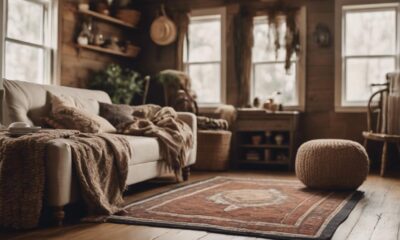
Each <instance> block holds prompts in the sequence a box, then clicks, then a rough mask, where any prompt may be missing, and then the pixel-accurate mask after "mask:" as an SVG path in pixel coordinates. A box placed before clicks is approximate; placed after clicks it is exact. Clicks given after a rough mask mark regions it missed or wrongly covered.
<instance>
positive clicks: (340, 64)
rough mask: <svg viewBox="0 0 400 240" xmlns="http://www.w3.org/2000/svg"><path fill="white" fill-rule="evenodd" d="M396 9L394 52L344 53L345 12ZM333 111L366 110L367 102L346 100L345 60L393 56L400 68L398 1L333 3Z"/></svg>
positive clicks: (399, 5)
mask: <svg viewBox="0 0 400 240" xmlns="http://www.w3.org/2000/svg"><path fill="white" fill-rule="evenodd" d="M389 9H396V31H397V34H396V40H397V43H396V52H395V53H394V54H387V55H386V54H375V55H362V54H352V55H346V52H345V51H346V49H345V40H346V36H345V30H346V29H345V24H346V21H345V19H346V18H345V14H346V13H348V12H352V11H353V12H368V11H371V10H389ZM335 32H336V34H335V35H336V37H335V49H336V52H335V111H336V112H366V111H367V102H364V101H353V102H346V101H345V100H346V99H345V97H346V76H345V75H346V61H347V60H348V59H357V58H368V59H374V58H394V59H395V67H396V69H399V68H400V3H398V2H393V1H387V0H367V1H366V0H340V1H337V2H336V5H335Z"/></svg>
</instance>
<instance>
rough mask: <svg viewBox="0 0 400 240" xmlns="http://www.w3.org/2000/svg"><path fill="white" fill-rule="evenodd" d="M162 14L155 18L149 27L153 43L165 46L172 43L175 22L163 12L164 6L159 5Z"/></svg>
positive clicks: (174, 34) (175, 33) (175, 35)
mask: <svg viewBox="0 0 400 240" xmlns="http://www.w3.org/2000/svg"><path fill="white" fill-rule="evenodd" d="M161 12H162V16H160V17H158V18H156V19H155V20H154V21H153V23H152V24H151V27H150V37H151V39H152V40H153V42H154V43H156V44H158V45H161V46H166V45H169V44H171V43H173V42H174V41H175V40H176V37H177V29H176V25H175V23H174V22H173V21H172V20H171V19H170V18H169V17H168V16H167V14H166V13H165V9H164V6H162V7H161Z"/></svg>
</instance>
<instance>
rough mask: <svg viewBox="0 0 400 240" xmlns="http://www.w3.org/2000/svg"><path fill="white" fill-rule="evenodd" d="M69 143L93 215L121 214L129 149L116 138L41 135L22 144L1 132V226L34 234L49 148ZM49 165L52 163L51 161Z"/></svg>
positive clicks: (48, 132)
mask: <svg viewBox="0 0 400 240" xmlns="http://www.w3.org/2000/svg"><path fill="white" fill-rule="evenodd" d="M59 138H64V139H68V143H69V144H70V146H71V150H72V160H73V163H74V166H75V168H76V169H75V170H76V172H77V177H78V181H79V183H80V189H81V195H82V196H83V199H84V200H85V202H86V205H87V206H88V207H89V209H88V210H89V214H90V215H102V214H111V213H114V212H116V211H118V210H119V207H120V206H121V204H122V200H123V199H122V193H123V191H124V189H125V181H126V178H127V169H128V168H127V165H128V159H129V158H130V157H131V150H130V147H129V143H128V142H127V141H126V140H125V139H124V138H122V137H119V136H118V135H112V134H96V135H95V134H81V133H79V132H78V131H72V130H42V131H40V132H38V133H35V134H32V135H25V136H21V137H18V138H12V137H9V136H8V134H7V132H6V131H1V132H0V226H2V227H7V228H15V229H29V228H34V227H36V226H37V225H38V223H39V217H40V214H41V211H42V204H43V199H44V189H45V179H46V176H45V161H46V147H47V145H48V143H49V141H51V140H54V139H59ZM47 160H51V159H47Z"/></svg>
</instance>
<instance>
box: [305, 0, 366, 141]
mask: <svg viewBox="0 0 400 240" xmlns="http://www.w3.org/2000/svg"><path fill="white" fill-rule="evenodd" d="M334 9H335V3H334V0H325V1H318V0H314V1H308V2H307V34H308V41H307V82H306V112H305V113H304V114H303V117H302V123H301V126H302V130H303V132H304V134H303V135H304V138H305V139H314V138H345V139H352V140H356V141H359V142H361V141H362V136H361V132H362V131H363V130H366V129H367V123H366V122H367V116H366V114H365V113H336V112H335V109H334V94H335V82H334V81H335V72H334V70H335V68H334V63H335V62H334V61H335V56H334V55H335V49H334V44H332V47H330V48H328V49H322V48H319V47H318V46H316V44H315V43H314V42H313V41H312V33H313V30H314V29H315V26H316V24H318V23H324V24H326V25H327V26H329V28H330V29H331V31H332V33H333V34H334V29H335V28H334V17H335V16H334V15H335V14H334Z"/></svg>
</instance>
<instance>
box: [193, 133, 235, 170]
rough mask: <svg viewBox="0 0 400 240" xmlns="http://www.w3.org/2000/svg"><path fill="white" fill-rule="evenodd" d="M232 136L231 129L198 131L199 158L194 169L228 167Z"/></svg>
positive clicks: (224, 168)
mask: <svg viewBox="0 0 400 240" xmlns="http://www.w3.org/2000/svg"><path fill="white" fill-rule="evenodd" d="M231 137H232V133H231V132H229V131H214V130H200V131H198V133H197V139H198V140H197V141H198V146H197V160H196V164H195V165H194V167H193V169H194V170H203V171H223V170H226V169H228V167H229V150H230V145H231Z"/></svg>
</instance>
